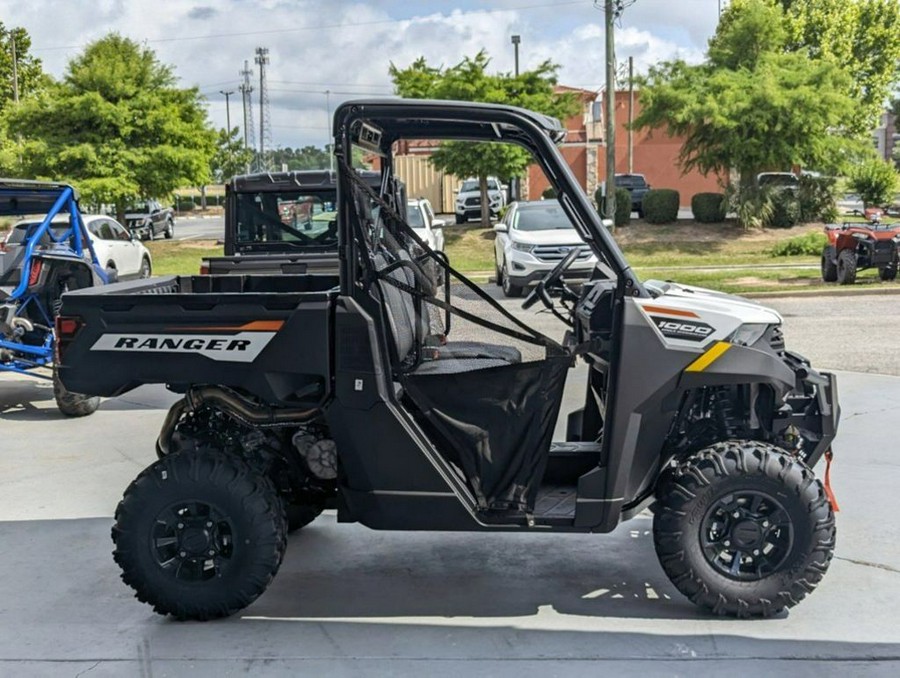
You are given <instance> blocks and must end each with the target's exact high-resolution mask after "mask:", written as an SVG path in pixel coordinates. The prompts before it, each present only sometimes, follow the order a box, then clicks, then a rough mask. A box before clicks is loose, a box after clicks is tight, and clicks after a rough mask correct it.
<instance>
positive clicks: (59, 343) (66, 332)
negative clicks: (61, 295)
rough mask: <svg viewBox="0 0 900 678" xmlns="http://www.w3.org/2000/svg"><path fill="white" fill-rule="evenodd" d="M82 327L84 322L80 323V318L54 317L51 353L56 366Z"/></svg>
mask: <svg viewBox="0 0 900 678" xmlns="http://www.w3.org/2000/svg"><path fill="white" fill-rule="evenodd" d="M82 327H84V322H82V320H81V318H78V317H74V316H64V315H59V316H56V343H55V345H54V347H53V352H54V354H55V355H54V362H56V364H57V365H58V364H59V363H60V362H61V361H62V357H63V353H64V352H65V349H66V348H68V346H69V344H70V343H72V340H73V339H74V338H75V335H77V334H78V333H79V332H80V331H81V328H82Z"/></svg>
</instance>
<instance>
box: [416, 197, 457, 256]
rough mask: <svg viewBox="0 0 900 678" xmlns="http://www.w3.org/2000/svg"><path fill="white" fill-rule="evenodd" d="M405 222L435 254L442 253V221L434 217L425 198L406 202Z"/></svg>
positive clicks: (444, 224) (443, 223)
mask: <svg viewBox="0 0 900 678" xmlns="http://www.w3.org/2000/svg"><path fill="white" fill-rule="evenodd" d="M406 220H407V222H408V223H409V225H410V226H411V227H412V229H413V230H414V231H415V232H416V235H418V236H419V237H420V238H421V239H422V240H423V241H424V242H426V243H428V246H429V247H430V248H431V249H433V250H434V251H435V252H443V251H444V226H446V225H447V224H446V222H444V220H443V219H437V218H435V216H434V210H433V209H432V208H431V202H429V201H428V200H426V199H425V198H416V199H414V200H408V201H407V202H406Z"/></svg>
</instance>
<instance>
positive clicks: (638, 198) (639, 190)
mask: <svg viewBox="0 0 900 678" xmlns="http://www.w3.org/2000/svg"><path fill="white" fill-rule="evenodd" d="M616 188H624V189H625V190H626V191H628V192H629V193H631V211H632V212H637V215H638V218H639V219H643V218H644V195H646V193H647V191H649V190H650V184H648V183H647V178H646V177H645V176H644V175H643V174H617V175H616ZM602 195H603V197H606V182H605V181H604V182H603V193H602Z"/></svg>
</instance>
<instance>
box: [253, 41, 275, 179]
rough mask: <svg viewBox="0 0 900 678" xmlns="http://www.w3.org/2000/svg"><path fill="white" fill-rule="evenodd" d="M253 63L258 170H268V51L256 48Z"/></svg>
mask: <svg viewBox="0 0 900 678" xmlns="http://www.w3.org/2000/svg"><path fill="white" fill-rule="evenodd" d="M253 61H254V63H256V64H258V65H259V169H260V171H264V170H267V169H268V168H269V162H268V159H267V158H266V146H271V145H272V144H271V142H272V131H271V127H272V122H271V120H270V119H269V92H268V88H267V87H266V66H267V65H268V64H269V49H268V48H267V47H257V48H256V57H255V58H254V59H253Z"/></svg>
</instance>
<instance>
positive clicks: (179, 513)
mask: <svg viewBox="0 0 900 678" xmlns="http://www.w3.org/2000/svg"><path fill="white" fill-rule="evenodd" d="M285 534H286V525H285V519H284V507H283V505H282V503H281V499H280V497H279V496H278V494H277V493H276V491H275V488H274V487H273V486H272V483H271V481H270V480H269V479H268V478H266V477H264V476H261V475H258V474H257V473H255V472H254V471H253V470H252V469H251V468H250V466H248V465H247V464H246V463H245V462H244V461H243V460H241V459H239V458H237V457H234V456H231V455H227V454H223V453H221V452H218V451H214V450H198V451H192V452H182V453H175V454H170V455H167V456H165V457H163V458H162V459H160V460H159V461H157V462H155V463H153V464H152V465H150V466H148V467H147V468H146V469H145V470H144V471H143V472H141V474H140V475H138V477H137V478H136V479H135V481H134V482H133V483H132V484H131V485H130V486H129V487H128V489H127V490H126V491H125V496H124V497H123V498H122V501H121V502H119V506H118V508H117V509H116V523H115V525H114V526H113V530H112V538H113V542H114V543H115V549H114V551H113V556H114V558H115V560H116V562H117V563H118V564H119V566H120V567H121V568H122V580H123V581H124V582H125V583H126V584H128V585H129V586H130V587H132V588H133V589H134V590H135V592H136V593H135V595H136V597H137V599H138V600H140V601H142V602H145V603H148V604H149V605H152V606H153V609H154V610H155V611H156V612H158V613H159V614H163V615H165V614H170V615H172V616H174V617H176V618H177V619H197V620H206V619H213V618H216V617H227V616H228V615H230V614H233V613H235V612H237V611H238V610H240V609H242V608H244V607H246V606H247V605H249V604H250V603H252V602H253V601H254V600H255V599H256V598H257V597H258V596H259V595H260V594H261V593H262V592H263V591H265V589H266V587H267V586H268V585H269V582H270V581H272V578H273V577H274V576H275V573H276V572H277V571H278V567H279V566H280V565H281V559H282V557H283V556H284V549H285V545H286V537H285Z"/></svg>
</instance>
